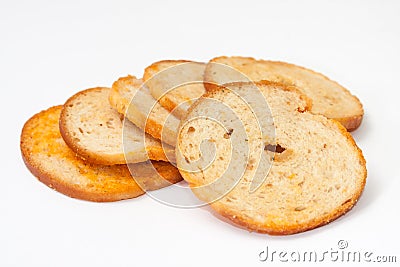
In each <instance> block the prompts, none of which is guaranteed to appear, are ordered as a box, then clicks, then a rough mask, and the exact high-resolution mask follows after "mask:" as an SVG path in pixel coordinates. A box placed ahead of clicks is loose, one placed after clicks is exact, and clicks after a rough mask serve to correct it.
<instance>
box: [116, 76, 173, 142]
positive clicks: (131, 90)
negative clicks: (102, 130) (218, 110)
mask: <svg viewBox="0 0 400 267" xmlns="http://www.w3.org/2000/svg"><path fill="white" fill-rule="evenodd" d="M109 101H110V104H111V106H112V107H113V108H115V109H116V110H117V111H118V112H119V113H121V114H124V116H125V117H126V118H127V119H128V120H130V121H131V122H133V123H134V124H135V125H136V126H138V127H139V128H141V129H143V130H145V132H146V133H148V134H150V135H151V136H153V137H154V138H157V139H160V140H161V141H162V142H164V143H167V144H169V145H171V146H175V144H176V135H177V132H178V128H179V123H180V120H179V119H178V118H177V117H175V116H174V115H172V114H171V113H170V112H169V111H168V110H167V109H165V108H164V107H163V106H161V105H160V104H159V103H158V102H157V100H155V99H154V98H153V97H152V96H151V94H150V92H149V90H148V88H147V87H145V86H144V85H143V81H142V80H141V79H137V78H136V77H134V76H130V75H129V76H127V77H122V78H119V79H118V80H117V81H116V82H114V84H113V85H112V88H111V91H110V96H109Z"/></svg>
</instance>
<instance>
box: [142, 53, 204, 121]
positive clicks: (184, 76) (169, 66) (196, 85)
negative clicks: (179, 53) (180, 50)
mask: <svg viewBox="0 0 400 267" xmlns="http://www.w3.org/2000/svg"><path fill="white" fill-rule="evenodd" d="M205 67H206V64H205V63H201V62H194V61H188V60H162V61H158V62H155V63H153V64H151V65H150V66H148V67H147V68H146V69H145V71H144V74H143V81H144V83H145V85H146V86H147V87H148V88H149V90H150V93H151V95H152V96H153V97H154V98H155V99H157V100H158V101H159V103H160V104H161V105H162V106H163V107H164V108H166V109H167V110H169V111H170V112H172V113H173V114H174V115H175V116H176V117H178V118H182V117H183V116H185V115H186V113H187V111H188V109H189V107H190V106H191V105H192V104H193V103H194V102H195V101H196V100H197V99H198V98H199V97H200V96H202V95H203V94H204V93H205V88H204V85H203V74H204V70H205Z"/></svg>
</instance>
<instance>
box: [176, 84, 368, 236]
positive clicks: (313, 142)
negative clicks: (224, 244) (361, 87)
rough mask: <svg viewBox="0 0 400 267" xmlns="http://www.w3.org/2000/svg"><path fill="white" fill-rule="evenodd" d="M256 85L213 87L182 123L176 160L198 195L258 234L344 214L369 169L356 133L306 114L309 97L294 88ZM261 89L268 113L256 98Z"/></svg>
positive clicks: (310, 226) (324, 221) (284, 231)
mask: <svg viewBox="0 0 400 267" xmlns="http://www.w3.org/2000/svg"><path fill="white" fill-rule="evenodd" d="M257 87H258V89H257V88H256V89H255V88H254V85H253V84H251V83H234V84H229V85H227V86H226V87H214V88H213V90H212V91H209V92H208V93H206V94H205V95H204V96H203V97H201V98H200V99H199V100H198V101H197V102H196V103H195V104H194V105H193V106H192V107H191V108H190V110H189V113H188V115H187V117H186V118H185V119H184V120H183V121H182V124H181V125H182V128H181V130H180V132H179V135H178V142H177V146H176V152H177V164H178V168H179V169H180V172H181V174H182V176H183V178H184V179H185V180H186V181H187V182H188V183H189V185H190V187H191V189H192V191H193V192H194V194H195V195H196V196H197V197H199V199H201V200H203V201H204V202H206V203H209V204H210V206H211V207H212V209H213V210H215V211H216V212H217V213H218V214H220V215H222V216H224V217H226V218H228V219H229V220H230V221H232V222H233V223H235V224H238V225H240V226H242V227H245V228H247V229H248V230H250V231H257V232H260V233H269V234H276V235H283V234H294V233H298V232H302V231H306V230H310V229H313V228H315V227H318V226H321V225H324V224H327V223H329V222H331V221H332V220H334V219H336V218H337V217H339V216H341V215H342V214H344V213H346V212H347V211H348V210H350V209H351V208H352V207H353V205H354V204H355V203H356V202H357V200H358V199H359V197H360V195H361V193H362V191H363V188H364V185H365V182H366V174H367V171H366V165H365V160H364V157H363V155H362V152H361V150H360V149H359V148H358V147H357V145H356V144H355V142H354V140H353V138H352V136H351V135H350V134H349V133H348V132H347V131H346V129H345V128H344V127H343V126H342V125H341V124H340V123H338V122H337V121H335V120H331V119H327V118H326V117H324V116H322V115H315V114H312V113H310V112H308V111H307V109H308V107H309V105H308V103H307V100H306V98H304V97H302V96H301V95H300V94H298V93H296V92H295V91H294V90H292V89H291V88H287V87H285V86H284V85H282V84H277V83H271V82H261V83H257ZM257 91H258V92H257ZM260 91H261V93H262V95H263V96H264V99H265V101H266V102H267V103H268V106H269V108H270V112H269V110H268V109H267V110H265V109H264V108H261V105H259V104H258V102H254V101H256V100H257V99H261V98H262V97H260V93H259V92H260ZM254 103H256V104H255V105H254ZM229 111H231V113H230V112H229ZM235 116H237V117H235ZM271 118H272V119H273V120H271ZM211 129H212V130H211ZM271 129H273V130H271ZM265 133H270V135H268V136H265ZM271 133H272V134H271ZM208 143H209V144H211V145H210V146H211V147H212V146H214V149H208V147H207V146H208ZM209 159H212V160H211V161H210V160H209ZM260 177H261V179H260ZM254 182H258V183H259V184H258V185H257V186H256V187H254V186H253V183H254Z"/></svg>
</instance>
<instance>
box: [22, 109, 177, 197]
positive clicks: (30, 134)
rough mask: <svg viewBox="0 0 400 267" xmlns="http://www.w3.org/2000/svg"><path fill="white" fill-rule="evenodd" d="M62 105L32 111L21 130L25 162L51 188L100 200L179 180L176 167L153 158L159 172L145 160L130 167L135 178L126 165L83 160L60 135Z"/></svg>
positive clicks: (132, 194)
mask: <svg viewBox="0 0 400 267" xmlns="http://www.w3.org/2000/svg"><path fill="white" fill-rule="evenodd" d="M61 109H62V106H56V107H52V108H49V109H48V110H45V111H42V112H40V113H38V114H36V115H34V116H33V117H32V118H30V119H29V120H28V121H27V122H26V123H25V125H24V127H23V130H22V134H21V144H20V147H21V152H22V157H23V159H24V161H25V164H26V166H27V167H28V169H29V170H30V171H31V172H32V173H33V174H34V175H35V176H36V177H37V178H38V179H39V180H40V181H41V182H43V183H44V184H46V185H47V186H49V187H50V188H53V189H55V190H57V191H58V192H60V193H63V194H65V195H67V196H70V197H73V198H79V199H84V200H90V201H97V202H103V201H117V200H122V199H128V198H134V197H137V196H140V195H142V194H143V193H144V190H156V189H159V188H162V187H165V186H167V185H170V184H171V183H176V182H179V181H180V180H181V176H180V174H179V172H178V170H177V169H176V168H175V167H173V166H172V165H171V164H169V163H167V162H152V165H153V166H154V168H155V169H156V170H157V171H158V173H159V175H155V172H149V170H148V168H149V167H148V166H147V165H146V163H138V164H132V165H131V166H130V168H134V170H136V171H135V173H137V175H138V176H137V177H135V179H134V178H133V177H132V176H131V174H130V171H129V169H128V167H127V165H114V166H104V165H97V164H91V163H88V162H86V161H84V160H82V159H81V158H79V157H77V156H76V155H75V152H73V151H72V150H71V149H70V148H69V147H68V146H67V145H66V144H65V142H64V140H63V138H62V137H61V134H60V131H59V127H58V124H59V123H58V122H59V118H60V113H61ZM140 174H143V175H140ZM150 174H151V175H150ZM135 180H136V181H138V182H139V184H140V186H139V185H138V184H137V183H136V182H135ZM142 185H144V186H142Z"/></svg>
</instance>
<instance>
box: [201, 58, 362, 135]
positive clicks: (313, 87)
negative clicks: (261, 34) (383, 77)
mask: <svg viewBox="0 0 400 267" xmlns="http://www.w3.org/2000/svg"><path fill="white" fill-rule="evenodd" d="M204 80H205V82H207V83H205V87H206V89H207V88H211V87H212V84H219V85H222V84H225V83H229V82H241V81H245V82H248V81H260V80H269V81H274V82H280V83H283V84H285V85H293V86H296V87H298V88H299V89H300V90H301V91H302V92H303V93H304V94H305V95H307V96H308V97H309V98H310V99H311V100H312V101H313V107H312V109H311V112H312V113H314V114H321V115H324V116H325V117H328V118H331V119H335V120H337V121H339V122H340V123H341V124H342V125H343V126H344V127H346V128H347V130H349V131H353V130H355V129H357V128H358V127H359V125H360V124H361V121H362V118H363V115H364V110H363V107H362V104H361V102H360V101H359V99H358V98H357V97H356V96H354V95H352V94H351V93H350V92H349V91H348V90H347V89H346V88H344V87H343V86H341V85H340V84H338V83H337V82H335V81H332V80H330V79H329V78H327V77H326V76H324V75H322V74H320V73H317V72H314V71H312V70H309V69H306V68H304V67H300V66H297V65H294V64H289V63H285V62H278V61H267V60H256V59H254V58H250V57H224V56H223V57H216V58H214V59H212V60H210V62H209V63H208V64H207V67H206V70H205V74H204Z"/></svg>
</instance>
